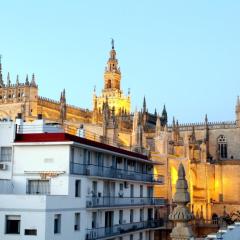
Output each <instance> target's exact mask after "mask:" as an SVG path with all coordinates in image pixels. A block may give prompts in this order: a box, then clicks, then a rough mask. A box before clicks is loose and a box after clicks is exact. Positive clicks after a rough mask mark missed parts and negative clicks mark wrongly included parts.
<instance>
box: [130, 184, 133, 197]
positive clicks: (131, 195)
mask: <svg viewBox="0 0 240 240" xmlns="http://www.w3.org/2000/svg"><path fill="white" fill-rule="evenodd" d="M130 197H131V198H133V197H134V185H133V184H131V185H130Z"/></svg>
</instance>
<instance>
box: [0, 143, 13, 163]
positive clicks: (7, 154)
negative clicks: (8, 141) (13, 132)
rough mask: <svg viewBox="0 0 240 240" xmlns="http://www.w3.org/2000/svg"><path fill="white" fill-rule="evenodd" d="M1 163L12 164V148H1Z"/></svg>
mask: <svg viewBox="0 0 240 240" xmlns="http://www.w3.org/2000/svg"><path fill="white" fill-rule="evenodd" d="M0 151H1V155H0V161H1V162H10V161H11V159H12V148H11V147H1V149H0Z"/></svg>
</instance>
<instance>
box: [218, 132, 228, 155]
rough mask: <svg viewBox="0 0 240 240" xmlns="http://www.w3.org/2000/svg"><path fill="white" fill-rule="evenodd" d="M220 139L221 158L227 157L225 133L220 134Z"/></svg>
mask: <svg viewBox="0 0 240 240" xmlns="http://www.w3.org/2000/svg"><path fill="white" fill-rule="evenodd" d="M217 141H218V153H219V157H220V158H227V139H226V137H225V136H224V135H220V136H219V137H218V139H217Z"/></svg>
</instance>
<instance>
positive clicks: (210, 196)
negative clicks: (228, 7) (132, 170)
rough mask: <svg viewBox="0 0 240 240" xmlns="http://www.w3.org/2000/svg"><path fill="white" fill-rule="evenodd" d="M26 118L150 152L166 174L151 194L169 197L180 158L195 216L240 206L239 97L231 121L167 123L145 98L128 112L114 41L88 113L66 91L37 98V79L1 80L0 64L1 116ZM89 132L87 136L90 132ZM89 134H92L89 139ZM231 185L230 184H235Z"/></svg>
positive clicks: (165, 114)
mask: <svg viewBox="0 0 240 240" xmlns="http://www.w3.org/2000/svg"><path fill="white" fill-rule="evenodd" d="M17 115H21V116H22V118H23V119H24V120H26V121H32V120H33V119H36V118H37V117H38V115H41V116H42V117H43V118H44V119H46V120H47V121H49V122H51V121H52V122H53V121H54V122H60V123H62V124H63V125H73V126H75V127H79V125H80V124H81V125H83V128H84V130H85V131H86V137H87V138H88V136H91V137H92V139H93V140H96V141H101V142H105V143H108V144H113V145H115V146H118V147H122V148H127V149H128V150H132V151H136V152H139V153H144V154H149V155H150V156H151V158H152V159H153V160H155V161H158V162H159V163H161V165H159V166H157V167H156V169H155V173H157V174H159V175H161V176H163V177H164V179H165V181H164V184H163V185H161V186H158V187H156V188H155V195H156V196H161V197H165V198H167V199H169V202H170V203H171V199H172V197H173V194H174V192H175V184H176V181H177V169H178V166H179V163H180V162H182V163H183V164H184V167H185V169H186V178H187V180H188V183H189V192H190V198H191V199H190V200H191V201H190V205H191V211H192V212H193V213H194V215H195V217H197V218H204V219H209V220H210V219H211V218H212V217H213V216H215V215H217V216H221V215H222V214H223V209H224V211H225V212H227V213H229V214H230V213H232V212H235V211H237V210H239V209H240V188H239V187H238V186H239V185H240V175H239V172H240V151H239V146H240V100H239V98H238V100H237V104H236V119H235V120H234V121H231V122H209V121H208V118H207V117H205V119H204V121H203V122H202V123H192V124H179V123H178V121H175V119H174V120H173V122H172V124H169V123H168V116H167V111H166V108H165V106H164V108H163V110H162V112H161V114H160V115H158V114H157V112H155V113H149V112H148V110H147V104H146V99H145V98H144V101H143V106H142V109H140V110H139V111H136V112H135V113H134V114H131V99H130V94H128V96H125V95H124V94H123V92H122V90H121V72H120V69H119V66H118V60H117V58H116V50H115V48H114V44H113V43H112V49H111V51H110V57H109V59H108V62H107V67H106V69H105V73H104V88H103V90H102V93H101V95H100V96H97V94H96V92H95V91H94V94H93V110H92V111H88V110H86V109H82V108H79V107H75V106H70V105H68V104H67V102H66V96H65V91H63V92H62V93H61V97H60V101H54V100H51V99H47V98H42V97H40V96H38V87H37V84H36V82H35V77H34V76H33V78H32V80H31V81H30V82H29V81H28V78H27V79H26V81H25V83H24V84H23V83H22V84H21V83H19V81H18V78H17V81H16V84H12V83H11V81H10V77H9V76H8V77H7V81H6V83H4V81H3V77H2V74H1V65H0V118H3V117H9V118H12V119H15V117H16V116H17ZM89 132H91V134H88V133H89ZM89 138H90V137H89ZM233 183H234V184H233Z"/></svg>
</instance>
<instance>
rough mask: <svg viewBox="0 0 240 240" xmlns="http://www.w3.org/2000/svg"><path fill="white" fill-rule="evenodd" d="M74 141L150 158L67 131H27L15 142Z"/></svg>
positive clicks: (136, 156) (17, 137) (145, 158)
mask: <svg viewBox="0 0 240 240" xmlns="http://www.w3.org/2000/svg"><path fill="white" fill-rule="evenodd" d="M66 141H73V142H77V143H81V144H85V145H88V146H92V147H96V148H101V149H105V150H109V151H112V152H117V153H120V154H125V155H128V156H131V157H135V158H140V159H143V160H149V159H148V157H147V156H145V155H142V154H139V153H135V152H131V151H128V150H125V149H121V148H117V147H114V146H111V145H107V144H104V143H100V142H95V141H92V140H89V139H86V138H81V137H77V136H74V135H70V134H67V133H27V134H17V135H16V139H15V142H16V143H20V142H22V143H24V142H66Z"/></svg>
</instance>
